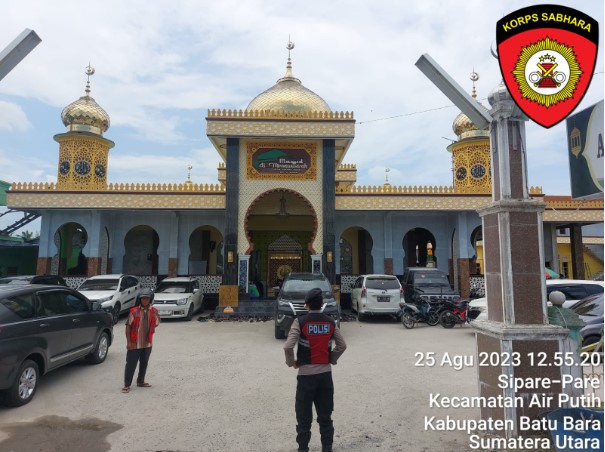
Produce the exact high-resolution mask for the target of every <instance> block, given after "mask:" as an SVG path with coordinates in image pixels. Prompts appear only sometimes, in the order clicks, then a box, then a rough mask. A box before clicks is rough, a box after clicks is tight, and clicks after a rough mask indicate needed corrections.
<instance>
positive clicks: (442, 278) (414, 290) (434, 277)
mask: <svg viewBox="0 0 605 452" xmlns="http://www.w3.org/2000/svg"><path fill="white" fill-rule="evenodd" d="M403 297H404V299H405V302H406V303H416V304H417V303H419V302H420V300H422V299H424V300H426V301H428V302H436V301H439V300H450V301H455V300H457V299H458V298H460V294H459V293H458V292H456V291H455V290H454V289H452V286H450V282H449V280H448V279H447V275H446V274H445V273H443V272H442V271H441V270H439V269H438V268H427V267H411V268H408V269H407V270H406V272H405V274H404V275H403Z"/></svg>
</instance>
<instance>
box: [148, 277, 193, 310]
mask: <svg viewBox="0 0 605 452" xmlns="http://www.w3.org/2000/svg"><path fill="white" fill-rule="evenodd" d="M203 301H204V295H203V294H202V291H201V290H200V283H199V281H198V279H197V278H193V277H175V278H165V279H163V280H162V281H161V282H160V283H159V284H158V287H156V289H155V297H154V299H153V304H154V306H155V307H156V308H157V309H158V311H159V313H160V317H174V318H177V317H184V318H186V319H187V320H191V318H192V317H193V314H194V313H195V312H197V311H198V310H200V309H201V308H202V303H203Z"/></svg>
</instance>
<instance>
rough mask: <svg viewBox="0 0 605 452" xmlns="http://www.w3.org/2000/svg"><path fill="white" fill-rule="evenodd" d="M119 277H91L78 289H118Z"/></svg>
mask: <svg viewBox="0 0 605 452" xmlns="http://www.w3.org/2000/svg"><path fill="white" fill-rule="evenodd" d="M119 283H120V280H119V279H89V280H87V281H84V282H83V283H82V285H81V286H80V287H78V290H80V291H82V290H118V284H119Z"/></svg>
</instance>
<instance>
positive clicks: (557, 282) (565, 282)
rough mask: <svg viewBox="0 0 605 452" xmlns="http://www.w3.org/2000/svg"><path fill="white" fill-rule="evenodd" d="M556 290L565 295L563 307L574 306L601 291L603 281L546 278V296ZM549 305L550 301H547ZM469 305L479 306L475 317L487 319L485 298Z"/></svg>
mask: <svg viewBox="0 0 605 452" xmlns="http://www.w3.org/2000/svg"><path fill="white" fill-rule="evenodd" d="M555 290H558V291H559V292H561V293H563V295H565V302H564V303H563V307H564V308H574V307H575V304H576V303H577V302H578V301H579V300H581V299H583V298H586V297H587V296H589V295H592V294H602V293H603V281H589V280H582V279H547V280H546V297H547V299H548V296H549V295H550V294H551V292H554V291H555ZM547 304H548V305H550V301H547ZM469 306H472V307H474V308H479V309H480V310H481V314H479V317H477V319H480V320H486V319H487V298H485V297H483V298H477V299H475V300H473V301H471V302H470V304H469Z"/></svg>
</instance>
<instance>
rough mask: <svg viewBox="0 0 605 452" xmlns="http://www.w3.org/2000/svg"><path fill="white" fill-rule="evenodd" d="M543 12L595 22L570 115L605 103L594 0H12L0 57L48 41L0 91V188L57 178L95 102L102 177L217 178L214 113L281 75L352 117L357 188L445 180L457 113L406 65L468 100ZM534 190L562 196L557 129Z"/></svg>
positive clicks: (539, 145) (540, 146)
mask: <svg viewBox="0 0 605 452" xmlns="http://www.w3.org/2000/svg"><path fill="white" fill-rule="evenodd" d="M537 3H551V4H552V3H558V4H565V5H568V6H571V7H574V8H577V9H579V10H581V11H583V12H585V13H586V14H588V15H589V16H592V17H593V18H595V19H597V20H598V21H599V24H600V30H599V35H600V39H601V41H600V43H599V55H598V60H597V66H596V69H595V72H596V73H595V75H594V77H593V81H592V84H591V86H590V88H589V90H588V92H587V94H586V96H585V97H584V99H583V101H582V102H581V104H580V106H579V107H578V109H577V110H576V111H579V110H581V109H584V108H586V107H589V106H591V105H593V104H594V103H596V102H598V101H600V100H601V99H603V86H604V81H603V2H602V0H582V1H556V0H549V1H546V2H535V1H534V2H531V1H520V0H511V1H505V2H504V1H494V0H483V1H481V0H467V1H464V2H460V1H453V0H446V1H444V0H423V1H414V2H409V1H402V0H393V1H390V0H389V1H387V0H384V1H380V0H376V1H369V0H366V1H358V0H346V1H344V0H343V1H326V0H306V1H304V2H303V1H298V2H281V1H275V0H274V1H261V0H247V1H242V0H237V1H229V0H220V1H205V0H204V1H194V0H191V1H187V0H171V1H159V0H155V1H149V0H146V1H142V0H128V1H118V0H105V1H104V2H83V1H75V0H73V1H68V0H54V1H46V0H38V1H35V0H7V1H4V2H2V10H1V11H2V13H1V14H0V49H3V48H4V47H5V46H6V45H8V44H9V43H10V42H11V41H12V40H13V39H14V38H15V37H16V36H17V35H18V34H19V33H21V32H22V31H23V30H24V29H25V28H30V29H33V30H35V31H36V32H37V33H38V35H39V36H40V38H41V39H42V42H41V43H40V45H38V47H36V48H35V49H34V50H33V51H32V53H30V54H29V55H28V56H27V57H26V58H25V59H24V60H23V61H22V62H21V63H20V64H19V65H18V66H17V67H16V68H15V69H13V71H12V72H11V73H10V74H9V75H8V76H6V77H5V78H4V79H3V80H2V81H0V179H2V180H5V181H9V182H24V181H55V180H56V175H57V160H58V143H56V142H55V141H54V140H53V135H55V134H57V133H62V132H64V131H65V128H64V126H63V124H62V122H61V118H60V115H61V111H62V109H63V108H64V107H65V106H66V105H68V104H69V103H71V102H72V101H74V100H76V99H78V98H79V97H80V96H82V95H84V88H85V85H86V75H85V68H86V66H87V65H88V63H89V62H90V63H91V65H92V66H93V67H94V68H95V69H96V73H95V74H94V75H93V76H92V77H91V89H92V91H91V96H92V97H94V98H95V100H96V101H97V102H98V103H99V105H101V106H102V107H103V108H104V109H105V110H106V111H107V113H108V114H109V116H110V117H111V127H110V129H109V130H108V131H107V132H106V133H105V137H106V138H108V139H110V140H112V141H114V142H115V143H116V146H115V148H114V149H112V150H111V151H110V159H109V168H108V180H109V182H152V183H153V182H172V183H174V182H183V181H185V180H186V178H187V165H188V164H191V165H192V166H193V169H192V171H191V179H192V180H193V182H195V183H216V182H217V171H216V168H217V165H218V163H219V162H220V161H221V160H220V157H219V156H218V154H217V153H216V151H215V150H214V149H213V147H212V146H211V144H210V142H209V140H208V138H207V137H206V134H205V131H206V121H205V117H206V113H207V110H208V109H209V108H227V109H229V108H236V109H245V108H246V106H247V105H248V103H249V102H250V101H251V100H252V99H253V98H254V97H255V96H256V95H257V94H259V93H261V92H262V91H264V90H265V89H267V88H269V87H271V86H273V85H274V84H275V82H276V81H277V79H278V78H280V77H282V76H283V75H284V73H285V66H286V60H287V50H286V44H287V42H288V36H290V38H291V40H292V41H293V42H294V43H295V45H296V47H295V48H294V50H293V51H292V63H293V69H294V75H295V76H296V77H298V78H299V79H300V80H301V81H302V83H303V85H304V86H306V87H307V88H309V89H311V90H312V91H314V92H315V93H317V94H318V95H320V96H321V97H322V98H323V99H324V100H325V101H326V102H327V103H328V104H329V105H330V107H331V108H332V110H337V111H353V112H354V113H355V118H356V120H357V125H356V137H355V140H354V142H353V144H352V145H351V147H350V149H349V152H348V154H347V156H346V158H345V163H356V164H357V169H358V171H357V179H358V184H359V185H380V184H382V183H384V179H385V168H386V167H389V168H390V172H389V182H390V183H391V184H392V185H452V168H451V154H450V153H449V152H448V151H447V150H446V147H447V145H448V144H449V143H450V141H448V140H451V139H455V138H456V137H455V135H454V133H453V131H452V122H453V120H454V118H455V117H456V115H457V114H458V113H459V110H458V109H457V108H456V107H454V106H453V105H452V104H451V102H450V101H449V100H448V99H447V98H446V97H445V96H444V95H443V94H442V93H441V92H440V91H439V90H438V89H437V88H436V87H435V86H434V85H433V84H432V83H431V82H430V81H429V80H428V79H427V78H426V77H425V76H424V75H423V74H422V73H421V72H420V71H419V70H418V69H417V68H416V66H415V65H414V63H415V62H416V61H417V60H418V58H419V57H420V55H422V54H423V53H428V54H430V55H431V56H432V57H433V58H434V59H435V60H436V61H437V62H438V63H439V64H440V65H441V66H442V67H443V68H444V69H445V70H446V71H447V72H448V73H449V74H450V75H451V76H452V77H453V78H454V79H455V80H456V81H457V82H458V83H459V84H460V85H461V86H462V87H464V88H465V89H467V90H468V91H469V92H470V91H471V88H472V82H471V81H470V74H471V72H472V71H473V70H474V71H476V72H477V73H478V74H479V77H480V79H479V80H478V81H477V83H476V87H477V94H478V99H479V100H480V101H481V102H482V103H483V105H485V106H486V107H489V104H488V102H487V96H488V94H489V92H490V91H491V90H492V89H493V88H495V87H496V86H497V85H498V83H499V82H500V80H501V76H500V70H499V66H498V62H497V60H496V59H495V58H494V57H493V56H492V55H491V53H490V47H492V46H494V47H495V28H496V22H497V20H498V19H500V18H501V17H503V16H504V15H507V14H509V13H511V12H513V11H514V10H517V9H519V8H522V7H525V6H530V5H533V4H537ZM526 129H527V152H528V162H529V179H530V185H539V186H542V187H543V189H544V191H545V192H546V193H547V194H563V195H568V194H570V184H569V171H568V156H567V155H568V153H567V144H566V134H565V124H564V122H563V123H560V124H559V125H557V126H555V127H553V128H551V129H544V128H542V127H541V126H538V125H536V124H534V123H528V124H527V128H526Z"/></svg>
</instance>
